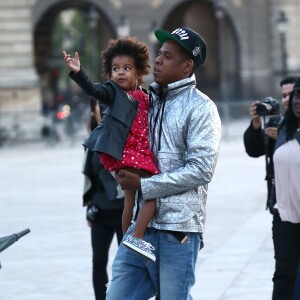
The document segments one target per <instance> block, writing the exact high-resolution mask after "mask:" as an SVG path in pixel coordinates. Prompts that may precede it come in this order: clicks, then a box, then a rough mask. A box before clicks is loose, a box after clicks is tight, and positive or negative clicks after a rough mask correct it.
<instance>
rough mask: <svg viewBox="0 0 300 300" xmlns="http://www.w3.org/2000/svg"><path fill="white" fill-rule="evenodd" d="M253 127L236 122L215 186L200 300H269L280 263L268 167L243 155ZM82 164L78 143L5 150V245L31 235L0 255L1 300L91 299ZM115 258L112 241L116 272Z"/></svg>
mask: <svg viewBox="0 0 300 300" xmlns="http://www.w3.org/2000/svg"><path fill="white" fill-rule="evenodd" d="M247 122H248V120H242V121H239V122H235V123H233V124H230V125H229V126H228V127H227V130H228V132H229V133H230V135H229V137H228V138H227V139H224V140H223V141H222V144H221V149H220V156H219V162H218V165H217V168H216V172H215V176H214V178H213V181H212V182H211V184H210V186H209V196H208V202H207V223H206V232H205V235H204V243H205V247H204V249H203V250H201V251H200V252H199V259H198V262H197V268H196V276H197V277H196V284H195V286H194V287H193V289H192V295H193V298H194V300H240V299H243V300H260V299H261V300H267V299H270V298H271V290H272V281H271V278H272V273H273V268H274V260H273V245H272V238H271V216H270V214H269V213H268V212H267V211H266V210H265V199H266V184H265V182H264V180H263V179H264V173H265V163H264V158H263V157H261V158H258V159H253V158H250V157H248V156H247V154H246V153H245V151H244V146H243V141H242V133H243V131H244V130H245V128H246V126H247ZM82 159H83V149H82V146H81V140H80V139H78V140H76V142H75V143H74V142H73V144H70V143H69V142H68V141H63V142H61V143H59V144H57V145H54V146H49V145H47V144H44V143H41V142H35V143H33V144H31V145H29V144H26V145H16V146H14V147H5V146H4V147H2V148H0V186H1V192H0V237H3V236H6V235H10V234H12V233H16V232H19V231H22V230H23V229H26V228H30V230H31V232H30V233H29V234H28V235H26V236H24V237H23V238H22V239H20V240H19V241H17V242H16V243H15V244H13V245H12V246H11V247H9V248H7V249H6V250H5V251H3V252H2V253H1V254H0V262H1V265H2V269H0V299H1V300H93V290H92V283H91V246H90V230H89V228H88V227H87V225H86V221H85V209H84V208H83V207H82V199H81V195H82V181H83V176H82V174H81V165H82ZM116 250H117V243H116V241H115V240H114V242H113V246H112V250H111V253H110V265H111V262H112V260H113V257H114V255H115V252H116ZM109 268H110V266H109ZM170 300H172V299H170Z"/></svg>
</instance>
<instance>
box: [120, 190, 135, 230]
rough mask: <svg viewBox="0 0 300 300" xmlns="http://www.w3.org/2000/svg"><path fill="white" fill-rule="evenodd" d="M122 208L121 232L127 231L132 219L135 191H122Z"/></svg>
mask: <svg viewBox="0 0 300 300" xmlns="http://www.w3.org/2000/svg"><path fill="white" fill-rule="evenodd" d="M124 193H125V199H124V209H123V214H122V229H123V233H125V232H126V231H127V229H128V228H129V226H130V224H131V220H132V210H133V207H134V199H135V191H127V190H125V191H124Z"/></svg>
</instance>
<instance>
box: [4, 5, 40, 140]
mask: <svg viewBox="0 0 300 300" xmlns="http://www.w3.org/2000/svg"><path fill="white" fill-rule="evenodd" d="M0 28H1V31H0V128H2V130H3V127H5V130H6V131H8V132H10V131H12V130H16V129H18V131H19V132H18V133H19V134H20V136H22V137H23V138H29V137H35V136H36V135H39V134H40V127H41V124H42V118H41V114H40V111H41V107H40V106H41V93H40V89H39V79H38V76H37V73H36V71H35V68H34V62H33V57H34V55H33V52H34V51H33V33H32V26H31V6H30V5H29V4H28V2H27V1H24V0H10V1H1V2H0ZM39 124H40V125H39Z"/></svg>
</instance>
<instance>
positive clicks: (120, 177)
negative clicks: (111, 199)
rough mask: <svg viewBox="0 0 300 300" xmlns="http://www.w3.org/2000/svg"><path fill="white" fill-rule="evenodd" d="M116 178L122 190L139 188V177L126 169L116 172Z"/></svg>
mask: <svg viewBox="0 0 300 300" xmlns="http://www.w3.org/2000/svg"><path fill="white" fill-rule="evenodd" d="M116 179H117V181H118V182H119V184H120V185H121V187H122V189H123V190H130V191H137V190H139V189H140V188H141V177H140V176H139V175H137V174H135V173H132V172H129V171H127V170H124V169H122V170H120V171H119V172H116Z"/></svg>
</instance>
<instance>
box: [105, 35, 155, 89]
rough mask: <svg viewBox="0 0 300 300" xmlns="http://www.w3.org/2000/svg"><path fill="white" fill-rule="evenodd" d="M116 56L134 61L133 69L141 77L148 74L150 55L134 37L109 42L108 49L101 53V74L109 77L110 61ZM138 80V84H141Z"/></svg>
mask: <svg viewBox="0 0 300 300" xmlns="http://www.w3.org/2000/svg"><path fill="white" fill-rule="evenodd" d="M118 55H128V56H131V57H132V58H133V59H134V63H135V68H136V70H137V71H138V73H139V74H140V75H141V77H142V76H143V75H147V74H149V72H150V64H149V60H150V53H149V50H148V47H147V45H146V44H144V43H142V42H140V41H139V40H138V39H137V38H135V37H124V38H119V39H117V40H110V41H109V43H108V47H107V48H106V49H105V50H104V51H103V52H102V59H103V67H102V69H103V74H104V75H105V76H106V77H107V78H110V77H111V68H112V60H113V58H114V57H115V56H118ZM142 80H143V79H142V78H140V79H139V84H141V83H143V81H142Z"/></svg>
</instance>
